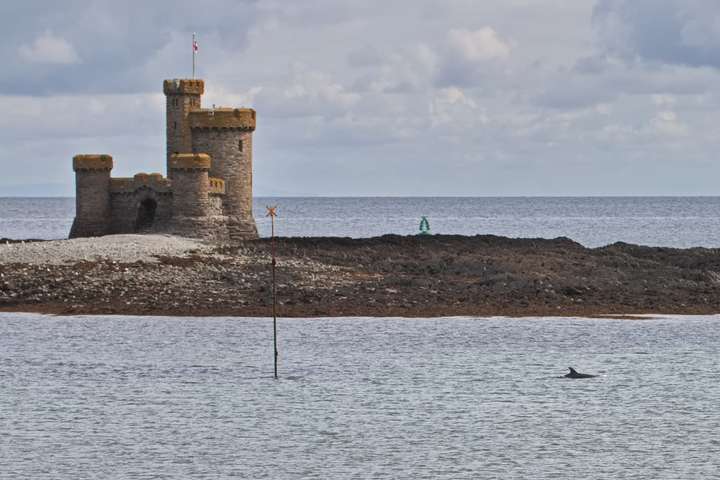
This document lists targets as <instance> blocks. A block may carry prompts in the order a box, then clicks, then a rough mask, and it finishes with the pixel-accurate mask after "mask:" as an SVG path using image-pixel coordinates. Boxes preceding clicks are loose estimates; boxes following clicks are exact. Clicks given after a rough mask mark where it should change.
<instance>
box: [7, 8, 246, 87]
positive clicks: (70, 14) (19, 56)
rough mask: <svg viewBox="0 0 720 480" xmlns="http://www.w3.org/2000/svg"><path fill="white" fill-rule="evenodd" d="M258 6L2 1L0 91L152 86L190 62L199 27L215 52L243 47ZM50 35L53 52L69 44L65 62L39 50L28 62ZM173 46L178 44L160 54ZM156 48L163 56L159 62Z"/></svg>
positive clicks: (156, 85)
mask: <svg viewBox="0 0 720 480" xmlns="http://www.w3.org/2000/svg"><path fill="white" fill-rule="evenodd" d="M256 3H257V2H256V1H255V0H206V1H203V2H198V1H191V0H155V1H152V2H141V1H139V0H130V1H127V2H116V1H106V0H99V1H98V0H92V1H91V0H82V1H81V0H74V1H73V0H71V1H68V2H62V4H59V3H57V2H54V1H28V2H25V3H22V4H21V3H20V2H2V3H1V4H0V28H1V29H2V31H3V37H4V38H3V42H2V44H1V45H0V55H2V58H4V59H5V62H6V63H5V66H4V68H3V70H2V72H1V73H0V94H29V95H43V94H54V93H63V92H95V93H109V92H120V93H127V92H151V91H157V89H158V85H159V80H161V78H162V76H163V75H162V73H161V70H167V69H168V67H169V65H172V64H175V65H185V64H187V63H188V61H187V58H188V56H189V54H190V52H191V50H190V33H191V32H192V31H194V30H197V31H202V32H204V33H205V35H206V36H207V37H208V38H209V39H212V40H213V42H214V44H215V45H214V46H215V47H216V49H227V50H237V49H240V48H243V47H244V45H245V43H246V40H247V38H246V35H247V31H248V30H249V27H250V26H251V25H252V24H253V22H254V21H255V18H256V16H257V10H256ZM58 5H62V8H57V6H58ZM48 36H49V37H50V38H51V39H54V40H55V41H56V43H58V44H59V45H60V46H59V47H54V48H55V49H56V50H58V48H60V49H61V48H66V49H71V50H70V51H66V52H65V54H66V58H65V60H72V61H52V58H48V59H46V60H47V61H43V58H42V55H38V56H37V57H39V58H37V59H33V48H36V49H37V47H38V44H39V45H40V46H42V45H43V44H42V41H43V40H42V39H43V38H45V37H48ZM38 42H40V43H38ZM46 44H47V42H46ZM63 45H64V46H65V47H63ZM170 46H172V47H176V48H174V50H172V51H170V52H163V49H165V48H168V47H170ZM50 48H53V47H52V45H51V46H50ZM50 53H52V51H51V52H50ZM59 53H63V51H62V50H59ZM161 53H162V54H164V55H163V56H164V57H166V58H165V59H164V60H160V61H158V60H157V58H156V57H157V56H158V55H160V54H161ZM176 68H177V67H176ZM185 70H187V69H185ZM165 74H167V72H166V73H165Z"/></svg>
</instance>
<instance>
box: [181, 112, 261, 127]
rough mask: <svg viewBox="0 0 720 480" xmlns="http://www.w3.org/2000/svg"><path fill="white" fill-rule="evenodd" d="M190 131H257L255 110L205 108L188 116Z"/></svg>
mask: <svg viewBox="0 0 720 480" xmlns="http://www.w3.org/2000/svg"><path fill="white" fill-rule="evenodd" d="M188 117H189V118H190V129H193V130H194V129H236V130H245V131H250V132H252V131H254V130H255V110H253V109H252V108H212V109H208V108H203V109H200V110H193V111H192V112H190V114H189V115H188Z"/></svg>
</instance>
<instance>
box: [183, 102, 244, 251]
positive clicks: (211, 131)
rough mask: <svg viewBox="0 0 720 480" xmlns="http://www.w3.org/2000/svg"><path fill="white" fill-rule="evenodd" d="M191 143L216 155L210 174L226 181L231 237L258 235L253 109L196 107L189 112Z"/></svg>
mask: <svg viewBox="0 0 720 480" xmlns="http://www.w3.org/2000/svg"><path fill="white" fill-rule="evenodd" d="M190 122H191V126H192V147H193V151H194V152H196V153H207V154H209V155H210V157H211V158H212V159H213V162H212V166H211V168H210V175H211V176H212V177H218V178H221V179H223V180H224V181H225V198H224V205H223V207H224V213H225V215H226V216H227V217H228V235H229V236H230V238H231V239H234V240H239V239H245V238H256V237H257V227H256V225H255V220H254V219H253V216H252V200H253V199H252V151H253V145H252V132H253V129H254V125H255V112H254V110H250V109H234V110H218V111H215V112H212V111H206V110H203V111H196V112H193V113H192V114H191V115H190Z"/></svg>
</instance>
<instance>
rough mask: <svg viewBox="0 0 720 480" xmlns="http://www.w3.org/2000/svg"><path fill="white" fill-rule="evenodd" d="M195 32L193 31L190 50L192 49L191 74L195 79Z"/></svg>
mask: <svg viewBox="0 0 720 480" xmlns="http://www.w3.org/2000/svg"><path fill="white" fill-rule="evenodd" d="M195 45H196V43H195V32H193V43H192V51H193V75H192V78H193V80H195Z"/></svg>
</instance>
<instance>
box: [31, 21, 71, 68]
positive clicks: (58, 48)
mask: <svg viewBox="0 0 720 480" xmlns="http://www.w3.org/2000/svg"><path fill="white" fill-rule="evenodd" d="M18 53H19V54H20V57H21V58H22V59H23V60H25V61H26V62H31V63H57V64H62V65H67V64H71V63H79V62H80V57H79V56H78V54H77V52H76V51H75V48H73V46H72V45H71V44H70V43H69V42H68V41H67V40H65V39H64V38H62V37H58V36H55V35H53V33H52V32H51V31H49V30H46V31H45V33H43V34H42V35H40V36H39V37H37V38H36V39H35V41H33V43H32V44H31V45H21V46H20V48H19V50H18Z"/></svg>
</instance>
